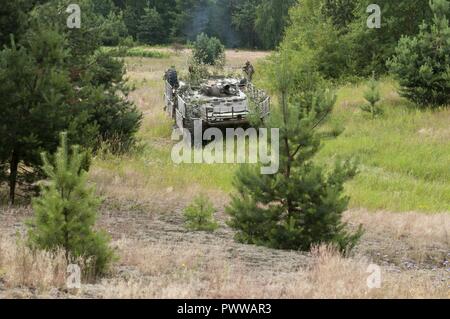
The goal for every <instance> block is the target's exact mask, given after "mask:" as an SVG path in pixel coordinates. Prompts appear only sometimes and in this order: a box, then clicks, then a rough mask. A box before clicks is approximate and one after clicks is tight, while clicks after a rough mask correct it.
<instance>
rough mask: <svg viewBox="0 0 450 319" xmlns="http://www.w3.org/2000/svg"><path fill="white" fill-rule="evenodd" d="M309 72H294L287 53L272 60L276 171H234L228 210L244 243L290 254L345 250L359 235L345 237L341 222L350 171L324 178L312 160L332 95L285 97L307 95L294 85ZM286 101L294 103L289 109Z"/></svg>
mask: <svg viewBox="0 0 450 319" xmlns="http://www.w3.org/2000/svg"><path fill="white" fill-rule="evenodd" d="M308 67H309V65H308V63H305V64H303V69H299V68H298V67H297V66H296V67H293V61H292V58H291V57H290V56H289V53H288V52H285V51H282V53H281V54H279V55H277V59H276V60H275V63H274V64H273V70H274V71H273V73H272V77H271V78H272V79H273V82H274V83H273V86H274V87H275V88H276V90H277V91H278V96H279V97H280V102H279V108H278V109H274V110H273V114H272V119H271V123H270V127H274V128H279V129H280V154H279V160H280V170H279V171H278V172H277V173H276V174H274V175H261V174H260V170H259V168H258V167H254V166H243V167H242V168H241V169H240V170H239V171H238V173H237V175H236V179H235V187H236V189H237V191H238V194H237V195H235V196H233V197H232V202H231V204H230V205H229V207H227V212H228V214H230V216H231V220H230V222H229V225H230V226H231V227H232V228H234V229H235V230H236V231H237V235H236V237H237V239H238V240H239V241H241V242H244V243H249V244H257V245H264V246H269V247H273V248H280V249H294V250H309V249H310V248H311V246H312V245H315V244H319V243H332V244H334V245H336V246H337V247H338V248H339V249H341V250H342V251H347V250H349V249H351V248H352V247H353V246H354V245H355V243H356V241H357V240H358V238H359V237H360V235H361V230H359V231H358V232H356V233H354V234H352V233H349V232H347V230H346V224H345V223H343V222H342V221H341V217H342V213H343V212H344V211H345V209H346V208H347V203H348V198H347V197H346V196H344V195H343V194H342V193H343V185H344V182H345V181H347V180H348V179H349V178H351V177H352V176H353V175H354V174H355V168H354V166H353V165H352V164H350V163H348V162H345V163H337V165H336V167H335V168H334V169H333V170H331V171H330V172H328V173H326V171H325V168H323V167H321V166H318V165H317V164H315V163H314V161H313V157H314V155H315V154H316V153H317V152H318V150H319V148H320V138H319V134H318V133H317V132H316V131H315V129H316V128H317V127H318V126H320V124H321V123H322V121H323V119H324V118H325V116H326V115H327V114H328V113H329V112H330V111H331V109H332V107H333V105H334V103H335V96H334V95H333V94H330V93H327V92H326V91H325V90H323V89H319V90H315V91H314V92H313V93H312V98H311V99H309V98H303V99H292V98H290V95H291V94H293V92H295V91H293V90H292V89H293V85H294V86H295V87H296V88H297V89H300V90H303V92H301V95H302V96H303V97H307V96H310V93H311V92H307V90H308V89H307V88H306V86H303V85H304V84H303V85H302V84H298V83H299V82H297V83H295V84H293V83H294V81H293V79H294V78H295V77H298V76H299V74H301V75H302V76H303V77H304V79H303V83H305V82H307V81H306V80H307V79H310V78H314V76H313V75H312V74H311V73H310V72H308V71H307V70H308ZM290 100H292V101H298V102H297V103H296V104H292V103H290ZM302 100H303V102H301V101H302Z"/></svg>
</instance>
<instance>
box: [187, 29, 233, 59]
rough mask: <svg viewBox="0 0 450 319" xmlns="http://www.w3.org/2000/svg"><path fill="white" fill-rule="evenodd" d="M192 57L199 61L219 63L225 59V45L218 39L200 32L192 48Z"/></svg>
mask: <svg viewBox="0 0 450 319" xmlns="http://www.w3.org/2000/svg"><path fill="white" fill-rule="evenodd" d="M193 55H194V59H195V60H197V61H198V62H199V63H202V64H208V65H220V64H223V62H224V60H225V47H224V46H223V45H222V43H221V42H220V40H219V39H217V38H214V37H212V38H210V37H208V36H207V35H206V34H204V33H202V34H200V35H198V36H197V40H196V41H195V43H194V50H193Z"/></svg>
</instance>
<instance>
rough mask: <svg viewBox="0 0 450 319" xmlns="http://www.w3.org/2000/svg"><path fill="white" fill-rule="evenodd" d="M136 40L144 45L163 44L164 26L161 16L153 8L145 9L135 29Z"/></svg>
mask: <svg viewBox="0 0 450 319" xmlns="http://www.w3.org/2000/svg"><path fill="white" fill-rule="evenodd" d="M136 37H137V40H138V41H139V42H141V43H145V44H157V43H163V42H165V40H164V24H163V20H162V18H161V15H160V14H159V13H158V11H156V9H154V8H145V10H144V14H143V15H142V16H141V17H140V21H139V23H138V27H137V34H136Z"/></svg>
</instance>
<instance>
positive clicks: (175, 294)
mask: <svg viewBox="0 0 450 319" xmlns="http://www.w3.org/2000/svg"><path fill="white" fill-rule="evenodd" d="M162 50H163V49H162ZM266 55H267V53H262V52H244V51H228V52H227V61H228V62H227V66H228V68H238V67H240V66H242V65H243V64H244V63H245V61H246V60H247V59H249V60H250V61H252V62H256V61H257V60H258V59H260V58H263V57H264V56H266ZM186 61H187V50H185V51H183V52H182V53H180V54H177V55H172V56H171V57H170V58H169V59H148V58H130V59H127V65H128V76H129V78H130V81H131V82H132V83H133V84H135V85H136V87H137V90H136V91H135V92H133V93H132V96H131V98H132V99H133V100H134V101H135V102H136V104H137V105H138V106H139V107H140V109H141V110H142V111H143V112H144V114H145V120H144V123H143V127H142V129H141V131H140V133H139V134H140V137H141V139H142V141H143V143H145V145H146V147H147V148H146V151H144V154H141V153H139V154H129V155H126V156H123V157H120V158H117V157H115V156H112V155H109V154H108V153H107V152H105V154H103V155H102V156H99V157H98V158H96V159H95V161H94V166H93V168H92V170H91V181H92V182H94V183H95V184H96V185H97V190H98V192H99V194H101V195H102V196H103V197H104V198H105V203H104V205H103V207H102V209H101V216H100V218H99V227H100V228H102V229H106V230H107V231H108V232H109V233H110V234H111V236H112V238H113V246H114V247H115V248H116V250H117V254H118V255H119V257H120V258H119V261H118V262H117V263H116V264H115V265H114V267H113V269H112V270H111V273H110V275H109V276H108V277H106V278H103V279H102V280H99V281H97V282H85V284H84V285H83V287H82V289H81V290H80V291H70V292H69V291H67V290H66V288H65V276H66V273H65V269H66V264H65V260H64V257H63V255H62V254H61V253H55V254H50V253H44V252H32V251H30V250H29V249H27V248H25V246H24V244H23V242H21V241H20V240H19V241H18V240H17V239H18V238H23V236H24V234H25V227H24V223H25V220H26V219H27V218H29V217H31V215H32V211H31V209H30V208H29V207H17V208H7V207H4V208H0V299H1V298H34V297H41V298H42V297H50V298H425V297H430V298H449V297H450V286H449V285H450V280H449V279H450V277H449V274H450V273H449V271H450V266H449V264H448V261H449V258H450V248H449V247H450V238H449V232H450V214H448V213H439V214H422V213H415V212H411V213H390V212H369V211H367V210H365V209H354V210H351V211H349V212H347V213H346V215H345V219H346V220H347V221H348V223H349V225H350V227H357V225H359V224H363V225H364V228H365V229H366V233H365V234H364V236H363V238H362V240H361V242H360V244H359V245H358V246H357V248H356V249H355V251H354V252H353V254H352V255H351V256H348V257H343V256H341V255H339V254H338V253H336V252H335V251H333V249H331V248H329V247H325V246H321V247H318V248H316V249H314V250H313V251H312V252H309V253H302V252H293V251H277V250H272V249H267V248H263V247H255V246H248V245H242V244H239V243H236V242H235V241H234V240H233V232H232V230H231V229H229V228H228V227H227V226H226V224H225V222H226V218H227V217H226V215H225V214H224V206H225V205H226V203H227V201H228V199H229V191H228V188H227V187H226V186H222V185H220V183H221V180H220V177H221V176H222V175H220V174H223V175H224V176H226V175H227V174H231V173H232V172H233V170H232V169H230V168H229V167H225V166H224V167H214V166H213V167H203V168H194V167H188V168H183V167H173V165H172V163H168V162H167V161H168V160H167V153H168V152H170V145H171V144H172V142H171V140H170V133H171V126H172V123H171V121H170V120H169V119H167V117H166V116H165V114H164V112H163V111H162V104H163V101H162V92H163V82H162V76H163V71H164V70H165V69H167V68H168V67H170V66H171V65H176V66H177V67H178V68H183V66H184V65H185V63H186ZM146 152H150V153H151V155H152V156H147V155H148V154H146ZM155 154H156V155H155ZM212 171H214V176H215V177H216V180H214V181H212V180H211V175H210V173H211V172H212ZM218 171H219V172H218ZM194 177H195V178H194ZM218 184H219V186H217V185H218ZM199 192H203V193H206V194H207V195H208V196H209V197H210V198H211V199H212V200H213V202H214V204H215V206H216V207H217V209H218V214H217V218H218V220H219V222H220V226H221V227H220V228H219V230H217V231H216V232H214V233H203V232H188V231H187V230H186V229H185V227H184V224H183V217H182V210H183V208H184V207H185V206H186V204H187V203H188V202H189V201H190V200H191V199H192V196H193V195H195V194H198V193H199ZM371 263H375V264H377V265H379V266H381V268H382V286H381V288H380V289H369V288H368V286H367V278H368V276H369V273H367V268H368V265H369V264H371Z"/></svg>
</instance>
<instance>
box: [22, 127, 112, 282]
mask: <svg viewBox="0 0 450 319" xmlns="http://www.w3.org/2000/svg"><path fill="white" fill-rule="evenodd" d="M42 161H43V163H44V165H43V170H44V172H45V174H46V175H47V176H48V178H49V180H48V181H47V182H46V184H43V186H42V194H41V196H40V197H39V198H36V199H35V200H34V201H33V210H34V212H35V217H34V219H33V220H32V221H31V222H30V223H29V232H28V238H29V243H30V245H31V247H33V248H37V249H43V250H47V251H55V252H56V251H58V249H63V250H64V252H65V257H66V260H67V263H68V264H70V263H76V261H77V260H79V259H80V258H83V259H85V260H90V261H91V263H90V265H89V266H88V269H84V271H85V272H89V273H93V274H95V275H100V274H104V273H105V272H107V271H108V268H109V266H110V263H111V262H112V261H113V259H114V253H113V251H112V249H111V248H109V247H108V242H109V238H108V236H107V235H106V234H105V233H103V232H96V231H94V229H93V227H94V225H95V221H96V218H97V209H98V206H99V204H100V201H99V199H98V198H96V196H95V194H94V189H93V188H91V187H88V186H87V171H86V170H87V167H88V166H89V165H88V163H89V156H88V154H87V153H84V152H81V151H80V149H79V147H78V146H74V147H72V149H71V153H70V154H69V150H68V147H67V136H66V134H65V133H63V134H61V144H60V147H59V148H58V150H57V152H56V154H55V158H54V164H52V163H50V161H49V159H48V156H47V155H45V154H42Z"/></svg>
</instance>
